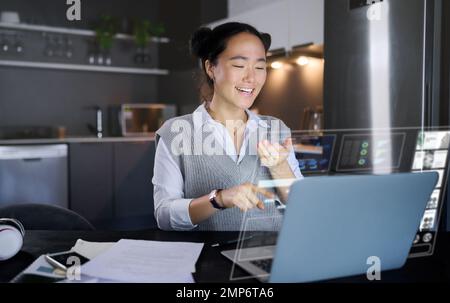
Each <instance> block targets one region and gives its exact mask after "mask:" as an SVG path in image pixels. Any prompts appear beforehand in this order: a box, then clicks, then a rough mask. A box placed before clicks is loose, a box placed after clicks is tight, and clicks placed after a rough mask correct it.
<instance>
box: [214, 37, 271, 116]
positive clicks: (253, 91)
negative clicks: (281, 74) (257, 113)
mask: <svg viewBox="0 0 450 303" xmlns="http://www.w3.org/2000/svg"><path fill="white" fill-rule="evenodd" d="M206 70H207V73H208V75H209V77H210V78H212V79H214V99H215V100H217V101H220V102H227V103H230V104H229V105H234V106H236V107H239V108H241V109H248V108H249V107H251V106H252V104H253V102H254V101H255V99H256V97H257V96H258V94H259V92H260V91H261V89H262V87H263V85H264V83H265V82H266V75H267V72H266V52H265V49H264V45H263V43H262V42H261V40H260V39H259V38H258V37H256V36H255V35H253V34H249V33H245V32H244V33H240V34H237V35H235V36H233V37H231V38H230V39H229V40H228V42H227V48H226V49H225V50H224V51H223V52H222V53H221V54H220V55H219V57H218V58H217V64H216V65H212V64H210V63H209V61H207V62H206Z"/></svg>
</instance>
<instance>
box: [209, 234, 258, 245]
mask: <svg viewBox="0 0 450 303" xmlns="http://www.w3.org/2000/svg"><path fill="white" fill-rule="evenodd" d="M251 238H253V236H248V237H244V238H242V239H240V238H238V239H233V240H228V241H225V242H223V243H214V244H212V245H211V247H219V246H222V245H228V244H233V243H238V242H239V241H245V240H249V239H251Z"/></svg>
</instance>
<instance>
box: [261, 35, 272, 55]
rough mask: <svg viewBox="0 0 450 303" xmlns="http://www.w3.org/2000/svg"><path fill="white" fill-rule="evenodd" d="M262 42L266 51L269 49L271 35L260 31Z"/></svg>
mask: <svg viewBox="0 0 450 303" xmlns="http://www.w3.org/2000/svg"><path fill="white" fill-rule="evenodd" d="M261 38H262V42H263V44H264V48H265V49H266V51H268V50H269V49H270V44H272V37H271V36H270V34H268V33H261Z"/></svg>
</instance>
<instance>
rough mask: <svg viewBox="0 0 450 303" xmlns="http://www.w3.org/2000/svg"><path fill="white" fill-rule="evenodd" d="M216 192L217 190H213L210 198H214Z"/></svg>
mask: <svg viewBox="0 0 450 303" xmlns="http://www.w3.org/2000/svg"><path fill="white" fill-rule="evenodd" d="M216 193H217V190H213V191H212V192H211V193H210V194H209V200H211V199H214V198H215V197H216Z"/></svg>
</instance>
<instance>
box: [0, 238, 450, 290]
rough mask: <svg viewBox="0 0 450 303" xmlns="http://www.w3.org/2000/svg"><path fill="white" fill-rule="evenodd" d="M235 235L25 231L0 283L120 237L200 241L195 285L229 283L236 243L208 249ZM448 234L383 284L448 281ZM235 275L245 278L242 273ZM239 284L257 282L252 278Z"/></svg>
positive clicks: (0, 265) (0, 272) (385, 276)
mask: <svg viewBox="0 0 450 303" xmlns="http://www.w3.org/2000/svg"><path fill="white" fill-rule="evenodd" d="M237 236H238V233H237V232H166V231H160V230H149V231H127V232H117V231H27V234H26V236H25V239H24V245H23V248H22V250H21V251H20V252H19V253H18V254H17V255H16V256H15V257H14V258H12V259H10V260H7V261H3V262H0V282H8V281H10V280H11V279H12V278H14V277H15V276H16V275H17V274H19V273H20V272H21V271H22V270H24V269H25V268H26V267H27V266H28V265H29V264H31V263H32V262H33V261H34V260H35V259H36V258H37V257H38V256H40V255H42V254H45V253H49V252H57V251H64V250H68V249H70V248H71V247H72V246H73V245H74V243H75V242H76V240H77V239H80V238H81V239H83V240H86V241H98V242H112V241H118V240H120V239H122V238H126V239H141V240H155V241H189V242H203V243H205V246H204V248H203V251H202V253H201V255H200V258H199V260H198V262H197V266H196V267H197V268H196V273H195V274H194V279H195V281H197V282H230V272H231V269H232V263H231V262H230V261H228V260H227V259H225V258H224V257H223V256H222V255H221V254H220V251H221V250H224V249H233V248H234V247H235V246H236V244H230V245H228V246H223V247H211V244H213V243H216V242H225V241H227V240H231V239H235V238H237ZM449 244H450V233H446V234H442V235H440V236H439V237H438V244H437V248H436V252H435V255H434V256H432V257H425V258H414V259H409V260H408V261H407V263H406V265H405V266H404V267H403V268H401V269H399V270H393V271H388V272H382V274H381V279H382V280H381V281H382V282H420V281H424V282H425V281H427V282H428V281H450V249H449V247H450V245H449ZM235 274H236V275H237V276H242V275H245V273H244V272H243V271H241V270H237V271H236V272H235ZM238 281H239V282H257V280H255V279H246V280H238ZM333 282H367V280H366V279H365V276H357V277H349V278H343V279H337V280H333Z"/></svg>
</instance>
